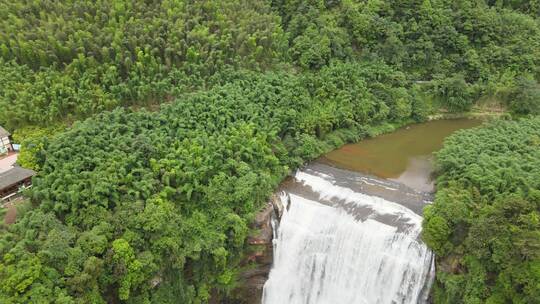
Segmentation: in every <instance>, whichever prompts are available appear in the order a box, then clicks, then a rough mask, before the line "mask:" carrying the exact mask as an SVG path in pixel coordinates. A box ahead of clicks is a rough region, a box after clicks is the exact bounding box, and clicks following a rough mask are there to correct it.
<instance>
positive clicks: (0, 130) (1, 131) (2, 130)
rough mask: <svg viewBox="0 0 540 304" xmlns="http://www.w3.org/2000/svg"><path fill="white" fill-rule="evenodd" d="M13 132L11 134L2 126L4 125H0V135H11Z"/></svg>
mask: <svg viewBox="0 0 540 304" xmlns="http://www.w3.org/2000/svg"><path fill="white" fill-rule="evenodd" d="M10 135H11V134H9V132H8V131H6V129H4V128H2V126H0V137H8V136H10Z"/></svg>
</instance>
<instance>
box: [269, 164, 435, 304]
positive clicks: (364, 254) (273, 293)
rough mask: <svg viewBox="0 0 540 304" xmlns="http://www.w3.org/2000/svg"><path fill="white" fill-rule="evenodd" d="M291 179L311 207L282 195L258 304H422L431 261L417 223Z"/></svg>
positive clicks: (327, 181)
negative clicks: (271, 262) (271, 256)
mask: <svg viewBox="0 0 540 304" xmlns="http://www.w3.org/2000/svg"><path fill="white" fill-rule="evenodd" d="M295 179H296V182H297V183H301V184H302V186H303V187H307V188H310V189H311V190H310V193H312V195H310V196H309V197H310V198H311V199H308V198H305V197H303V196H301V195H298V194H294V193H284V194H283V195H282V201H283V203H284V204H286V203H289V205H288V206H287V208H286V210H285V211H284V214H283V215H282V218H281V222H280V223H279V228H278V229H277V235H276V237H275V238H274V265H273V268H272V270H271V272H270V275H269V279H268V281H267V282H266V284H265V285H264V292H263V304H349V303H351V304H353V303H359V304H378V303H381V304H392V303H425V302H426V294H427V293H426V289H427V290H429V285H430V282H431V280H432V278H433V255H432V253H431V252H430V251H429V250H428V248H427V247H426V246H425V245H424V244H423V243H422V242H421V241H420V240H419V234H420V231H421V221H422V218H421V216H419V215H418V214H416V213H414V212H412V211H411V210H410V209H408V208H406V207H404V206H402V205H400V204H397V203H394V202H390V201H387V200H384V199H382V198H379V197H375V196H369V195H365V194H362V193H359V192H355V191H353V190H352V189H349V188H347V187H342V186H338V185H336V183H335V182H334V181H333V180H332V177H331V176H328V175H324V174H322V173H319V174H308V173H306V172H302V171H300V172H298V173H297V174H296V176H295ZM317 196H318V197H319V198H318V199H316V200H313V199H314V198H316V197H317ZM332 202H334V203H332ZM343 206H347V207H343ZM355 208H356V209H355ZM351 210H352V211H351ZM354 210H359V211H358V212H361V213H362V219H359V217H358V215H357V214H355V211H354Z"/></svg>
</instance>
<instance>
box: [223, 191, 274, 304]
mask: <svg viewBox="0 0 540 304" xmlns="http://www.w3.org/2000/svg"><path fill="white" fill-rule="evenodd" d="M283 208H284V206H283V204H282V203H281V200H280V198H279V197H278V196H277V195H272V197H271V198H270V201H269V202H268V203H267V204H266V206H265V207H264V209H262V210H261V211H260V212H259V213H258V214H257V215H256V216H255V220H254V222H253V223H252V225H251V234H250V235H249V237H248V241H247V242H248V249H247V253H246V256H245V258H244V260H243V261H242V267H244V269H245V270H243V271H242V273H241V274H240V286H239V287H238V288H237V289H236V290H235V292H234V297H235V301H234V303H239V304H240V303H242V304H259V303H261V298H262V291H263V286H264V283H265V282H266V280H267V279H268V275H269V273H270V269H271V268H272V260H273V245H272V239H273V230H274V229H273V227H272V221H274V223H279V219H280V218H281V215H282V214H283ZM231 303H232V302H231Z"/></svg>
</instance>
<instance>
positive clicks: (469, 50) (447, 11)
mask: <svg viewBox="0 0 540 304" xmlns="http://www.w3.org/2000/svg"><path fill="white" fill-rule="evenodd" d="M539 13H540V5H539V4H537V1H482V0H481V1H465V0H462V1H461V0H460V1H450V0H423V1H419V0H399V1H376V0H298V1H287V0H252V1H248V0H230V1H210V0H202V1H193V0H184V1H180V0H163V1H153V0H150V1H120V0H114V1H27V0H20V1H19V0H18V1H6V0H3V1H2V5H1V6H0V24H1V26H0V125H2V126H4V127H7V128H8V129H10V130H12V131H15V137H16V138H17V139H18V140H19V141H20V142H22V143H23V152H22V153H21V156H20V162H21V163H22V164H23V165H26V166H29V167H32V168H35V169H37V170H39V173H38V175H37V177H36V178H34V186H33V189H32V190H31V191H29V193H28V197H29V199H30V201H31V205H32V208H28V209H27V210H24V211H23V212H21V213H20V215H19V218H18V221H17V223H16V224H14V225H11V226H9V227H4V228H3V231H2V234H1V236H0V257H1V259H0V281H2V286H0V300H1V302H5V303H207V302H208V301H209V300H210V299H211V298H212V299H213V300H217V301H219V300H222V301H225V299H228V300H231V301H239V300H238V299H234V292H232V291H233V290H234V288H235V287H236V285H237V284H238V281H237V274H238V272H239V267H238V263H239V260H240V259H241V257H242V253H243V251H244V247H245V246H244V245H245V239H246V236H247V233H248V223H249V222H250V220H251V219H252V218H253V216H254V214H255V212H257V211H258V210H259V208H260V207H261V206H262V204H263V203H264V201H265V200H266V199H267V198H268V196H269V195H270V193H272V191H273V190H274V189H275V188H276V187H277V185H278V184H279V182H280V181H281V180H282V179H283V178H284V177H285V176H286V175H287V174H288V173H290V172H292V170H294V169H296V168H298V167H299V166H300V165H302V164H303V163H304V162H306V161H308V160H311V159H313V158H315V157H317V156H319V155H320V154H321V153H323V152H325V151H328V150H330V149H332V148H334V147H338V146H340V145H342V144H344V143H345V142H350V141H354V140H359V139H360V138H364V137H367V136H373V135H376V134H378V133H380V132H383V131H388V130H391V129H392V128H394V127H396V126H400V125H403V124H405V123H409V122H413V121H423V120H425V119H426V118H427V117H428V116H429V115H430V114H433V113H436V112H437V111H448V112H464V111H469V110H471V109H472V108H474V107H475V106H481V103H482V100H483V99H485V98H487V99H489V100H496V101H497V103H498V106H500V107H502V108H505V109H508V111H509V112H510V113H511V114H512V115H516V116H524V115H534V114H538V113H540V102H539V98H540V86H539V84H538V79H539V78H540V69H539V66H540V24H539V19H538V16H539ZM537 127H538V121H537V120H527V121H526V120H522V121H518V122H504V123H501V124H500V125H495V126H491V127H487V128H486V129H484V131H471V133H466V134H461V135H460V136H456V137H453V138H452V139H450V140H449V141H448V142H447V147H446V148H445V149H444V150H443V151H442V152H441V153H440V154H439V160H438V162H439V165H440V166H441V168H440V172H441V177H440V180H439V182H438V185H439V188H440V189H442V190H441V192H440V193H439V194H437V200H436V202H435V204H434V205H433V208H431V209H430V210H429V211H426V214H427V215H426V218H427V220H426V224H425V225H426V234H425V238H426V241H427V242H428V244H429V245H430V246H432V248H433V249H434V250H435V251H436V252H437V253H438V254H440V255H441V256H442V257H445V260H444V261H443V260H441V261H442V262H441V263H446V262H449V261H452V260H455V261H457V262H456V263H457V264H456V265H459V267H454V268H452V267H439V272H440V274H439V275H438V280H439V281H438V282H437V285H438V287H439V288H436V289H435V290H436V291H435V294H434V296H435V299H436V300H437V301H438V303H456V302H457V303H460V302H463V303H484V302H486V301H491V302H489V303H508V302H509V301H510V302H511V301H516V303H534V302H531V299H538V297H536V298H535V296H536V295H537V294H535V292H537V290H538V289H540V287H539V286H538V284H539V283H538V282H539V280H540V279H539V277H540V275H539V274H538V269H537V268H538V256H537V255H535V254H536V253H537V251H535V250H537V249H538V248H536V247H534V246H535V245H534V244H533V245H531V246H532V247H530V246H526V245H523V244H522V243H520V244H518V246H515V247H512V248H507V247H505V249H504V250H502V251H501V252H504V254H507V255H508V257H510V258H509V259H508V261H505V262H504V263H503V262H502V261H501V262H493V261H494V260H493V259H494V258H495V257H493V256H494V253H493V250H491V251H490V250H487V249H485V248H479V247H478V246H480V245H479V243H474V242H468V241H467V240H468V239H469V238H470V239H472V238H475V237H476V236H477V235H483V234H482V233H483V232H481V231H476V230H478V229H480V228H477V227H476V226H474V225H473V223H472V220H471V218H477V217H480V218H481V219H482V220H483V221H485V222H489V221H494V220H496V219H498V218H499V217H500V216H501V214H502V213H504V212H511V213H512V212H514V213H512V214H514V215H515V216H514V215H512V216H513V217H509V218H508V221H509V222H508V223H505V225H506V226H504V227H510V228H508V229H513V228H514V226H515V225H518V226H519V229H522V230H524V231H526V232H523V235H522V234H521V232H515V231H514V232H512V233H516V234H519V235H520V238H518V240H527V239H528V238H533V237H534V236H535V235H536V234H537V231H538V226H537V219H536V222H535V218H536V217H537V215H538V213H537V212H538V208H539V206H538V201H537V197H536V196H535V194H534V193H536V192H535V191H533V190H535V189H536V190H538V184H537V183H535V182H534V177H535V176H533V175H528V174H527V170H525V169H524V167H521V169H519V168H517V167H519V166H532V167H534V164H535V163H534V161H535V157H536V159H537V158H538V155H536V154H534V153H533V152H531V151H528V150H526V149H525V147H524V146H523V145H524V143H527V145H528V144H529V143H530V142H531V143H535V142H536V141H535V140H536V139H535V138H536V137H534V136H537V134H536V133H534V132H535V131H534V130H535V128H536V130H537V129H538V128H537ZM512 128H514V129H515V130H514V129H512ZM512 130H513V131H512ZM493 134H495V135H497V136H502V137H506V136H507V137H511V138H512V140H513V141H514V142H512V143H511V144H510V143H509V144H508V145H509V146H511V147H522V149H521V150H519V151H520V152H519V153H523V157H528V158H527V159H530V160H531V161H530V162H524V163H523V164H517V163H515V160H514V159H510V160H507V159H506V156H507V155H503V156H501V164H504V166H503V165H501V166H502V169H500V171H501V172H503V171H504V173H500V174H502V176H494V177H493V180H492V181H490V183H495V184H489V185H487V184H486V185H484V181H483V180H478V179H476V177H471V176H469V173H470V172H473V171H474V170H477V169H476V167H474V166H473V161H472V160H470V159H469V158H468V157H471V156H470V155H471V154H473V153H474V151H475V150H474V149H473V148H474V147H472V145H471V144H470V142H471V141H473V140H474V141H478V142H481V143H483V144H484V146H482V147H483V148H485V149H484V150H485V151H486V153H488V152H487V151H493V153H495V152H496V151H495V150H496V149H495V148H494V147H496V146H497V145H498V143H496V142H491V141H490V140H495V139H491V137H494V136H495V135H493ZM535 134H536V135H535ZM484 138H485V140H486V141H485V142H484V141H483V140H484ZM497 138H498V137H497ZM462 144H463V145H464V147H465V148H464V150H463V151H460V150H459V149H460V148H459V147H460V146H461V145H462ZM529 146H530V147H533V146H534V145H533V146H531V145H529ZM455 147H458V148H455ZM479 147H480V146H479ZM476 148H478V147H476ZM455 149H457V150H456V151H455ZM445 151H447V152H445ZM501 153H503V152H501ZM508 153H510V152H508ZM516 153H517V152H516ZM450 154H452V155H450ZM454 158H456V159H458V160H460V161H461V162H460V163H453V162H452V161H450V160H451V159H454ZM532 167H531V168H532ZM527 168H529V167H527ZM514 169H515V170H514ZM507 171H508V173H506V172H507ZM497 172H499V171H497ZM473 173H474V174H480V173H478V172H476V171H474V172H473ZM471 174H472V173H471ZM536 177H537V176H536ZM454 180H455V181H454ZM504 183H518V184H519V183H521V184H520V186H516V187H514V188H512V189H520V192H519V195H518V196H519V197H509V195H507V194H508V191H509V190H507V189H506V188H504V187H501V186H500V185H501V184H504ZM497 185H498V186H497ZM516 191H517V190H516ZM454 192H456V193H459V195H458V194H455V195H454V194H453V193H454ZM499 193H500V194H499ZM531 193H532V194H531ZM447 197H452V200H457V201H458V203H459V202H461V203H459V204H464V207H463V208H472V207H470V206H469V205H467V204H468V203H469V202H471V204H472V202H474V208H473V209H474V211H467V212H469V213H467V214H466V215H463V216H462V217H461V215H460V217H459V220H460V221H463V223H466V224H463V223H462V222H459V223H458V222H452V221H454V220H456V221H457V220H458V218H455V219H452V216H453V214H451V213H448V212H447V210H446V208H451V207H445V206H446V205H445V204H449V203H450V202H451V201H450V199H448V198H447ZM508 201H511V202H512V204H509V206H510V207H508V208H518V207H519V206H523V208H524V209H523V210H520V211H511V210H510V211H507V210H506V211H505V209H504V205H505V202H508ZM491 202H493V203H491ZM535 204H536V205H535ZM459 206H461V205H459ZM488 206H496V207H493V208H491V207H489V208H488ZM512 206H513V207H512ZM460 208H461V207H460ZM486 208H487V209H486ZM534 208H536V209H534ZM484 209H485V210H484ZM488 209H489V210H488ZM467 210H468V209H467ZM534 210H536V211H534ZM476 212H477V213H476ZM535 212H536V213H535ZM522 213H523V216H521V214H522ZM518 214H519V215H518ZM535 214H536V215H535ZM535 216H536V217H535ZM441 219H442V220H441ZM441 223H442V224H441ZM535 223H536V224H535ZM535 225H536V226H535ZM441 227H442V228H441ZM464 227H465V228H466V229H465V228H464ZM527 227H528V228H527ZM464 229H465V230H466V231H465V230H464ZM467 229H468V230H467ZM475 229H476V230H475ZM527 229H528V230H527ZM520 231H521V230H520ZM535 233H536V234H535ZM468 234H471V235H473V236H471V237H468V236H467V235H468ZM499 235H500V237H501V238H507V237H508V234H505V233H503V232H501V234H497V236H499ZM522 236H523V238H521V237H522ZM449 238H450V240H449ZM523 242H525V241H523ZM473 243H474V244H473ZM504 244H506V245H508V243H504ZM506 245H505V246H506ZM518 251H520V252H518ZM530 252H532V253H530ZM476 254H481V256H480V258H476V259H475V258H471V256H475V255H476ZM490 255H491V256H490ZM520 258H521V259H526V260H527V262H526V263H523V264H520V263H519V262H518V261H519V259H520ZM516 265H520V267H529V268H527V270H526V271H527V272H525V270H523V269H522V268H519V267H517V266H516ZM456 269H458V270H456ZM456 271H458V273H455V272H456ZM520 273H521V274H523V277H519V278H517V277H516V276H517V275H518V274H520ZM525 274H527V277H525ZM494 278H499V279H494ZM534 284H536V285H534ZM531 286H532V287H531ZM501 294H502V295H501ZM504 294H508V295H509V296H508V297H506V298H505V297H504V296H503V295H504Z"/></svg>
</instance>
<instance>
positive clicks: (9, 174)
mask: <svg viewBox="0 0 540 304" xmlns="http://www.w3.org/2000/svg"><path fill="white" fill-rule="evenodd" d="M34 174H36V173H35V172H34V171H32V170H29V169H25V168H21V167H19V166H14V167H13V168H11V169H9V170H7V171H4V172H1V173H0V200H5V201H7V200H10V199H11V198H13V197H14V196H16V195H17V193H19V190H20V189H21V187H29V186H30V185H32V176H34Z"/></svg>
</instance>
